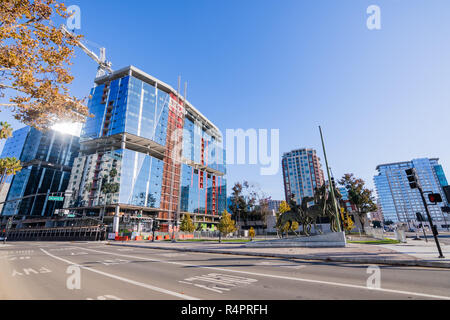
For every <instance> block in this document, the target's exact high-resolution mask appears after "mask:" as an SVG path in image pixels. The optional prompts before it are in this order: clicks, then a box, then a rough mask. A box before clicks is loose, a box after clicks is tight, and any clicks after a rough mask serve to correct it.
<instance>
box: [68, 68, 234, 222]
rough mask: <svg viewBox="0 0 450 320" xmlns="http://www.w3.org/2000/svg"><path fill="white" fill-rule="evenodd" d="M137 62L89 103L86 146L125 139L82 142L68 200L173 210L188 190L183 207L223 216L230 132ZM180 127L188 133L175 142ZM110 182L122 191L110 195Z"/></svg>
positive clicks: (104, 84) (98, 87) (75, 203)
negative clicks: (225, 141) (177, 151)
mask: <svg viewBox="0 0 450 320" xmlns="http://www.w3.org/2000/svg"><path fill="white" fill-rule="evenodd" d="M129 68H130V69H129V70H127V71H126V72H123V73H121V74H112V75H111V76H110V78H109V79H108V80H106V81H103V82H102V83H96V86H95V87H94V88H93V89H92V90H91V95H90V100H89V103H88V106H89V110H90V113H91V114H93V116H94V117H93V118H89V119H88V120H87V121H86V123H85V125H84V127H83V130H82V135H81V139H82V144H89V143H91V142H92V141H95V140H96V139H99V138H102V140H101V141H102V143H103V144H105V143H106V142H105V141H106V140H107V139H118V140H117V141H122V144H121V147H117V145H114V146H112V147H108V148H105V147H102V143H98V147H96V149H92V148H91V149H90V150H88V151H85V152H83V148H82V152H81V153H80V156H79V157H78V158H77V159H76V165H75V166H74V167H73V170H72V175H71V181H70V183H69V189H71V190H72V191H73V192H74V194H75V196H74V197H73V199H72V200H71V201H70V203H67V206H68V207H83V208H86V207H90V208H93V207H96V206H101V205H105V204H108V205H117V206H120V207H121V208H128V207H131V206H133V208H134V209H138V208H140V209H144V212H145V209H152V210H150V211H155V210H157V209H161V211H164V210H165V211H166V212H167V210H169V211H170V210H171V209H170V208H173V205H174V204H173V203H172V204H171V205H172V206H170V205H169V204H168V202H170V201H172V202H178V198H179V196H180V197H181V198H180V201H179V204H180V211H181V212H182V213H183V212H189V213H198V214H206V215H218V213H219V212H222V211H223V210H224V209H225V207H226V178H225V174H226V168H225V150H224V148H223V146H222V143H221V141H222V136H221V135H220V133H218V131H216V130H211V126H213V125H212V124H211V123H210V122H208V121H207V120H205V118H204V117H203V116H202V115H199V114H198V113H197V112H196V110H195V109H194V108H193V107H192V106H190V105H188V104H187V103H186V104H183V101H182V100H180V101H179V100H178V98H177V95H176V92H175V91H174V90H173V89H172V88H170V87H168V86H167V85H166V84H164V83H162V82H159V81H158V80H156V79H154V78H153V77H150V76H148V75H146V74H144V73H143V72H141V71H139V70H137V69H136V68H134V67H129ZM207 128H208V129H207ZM178 130H179V131H178ZM178 132H179V135H180V138H179V139H177V140H173V138H172V136H173V135H174V134H178ZM117 137H118V138H117ZM172 140H173V141H172ZM111 141H112V140H111ZM175 141H180V142H181V143H180V145H181V148H182V150H181V154H182V159H181V162H182V165H181V166H180V163H179V162H175V164H174V162H173V161H172V159H173V157H174V156H173V154H174V151H173V150H174V148H175V143H174V142H175ZM112 168H115V169H116V171H117V175H114V177H112V176H111V175H110V172H111V170H112ZM172 180H173V181H172ZM105 183H107V184H112V183H115V184H117V185H118V189H117V190H114V191H117V192H115V193H113V194H112V193H109V194H105V193H104V192H103V191H102V189H103V190H104V189H105V188H102V185H104V184H105ZM175 206H178V205H177V204H176V205H175ZM159 217H160V218H162V219H166V220H167V219H169V218H170V217H169V216H168V215H167V214H162V215H160V216H159Z"/></svg>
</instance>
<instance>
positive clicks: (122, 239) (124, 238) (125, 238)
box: [115, 236, 130, 241]
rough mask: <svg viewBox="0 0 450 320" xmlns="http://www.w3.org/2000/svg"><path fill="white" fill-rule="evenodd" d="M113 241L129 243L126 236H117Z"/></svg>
mask: <svg viewBox="0 0 450 320" xmlns="http://www.w3.org/2000/svg"><path fill="white" fill-rule="evenodd" d="M115 240H116V241H129V240H130V238H129V237H128V236H126V237H119V236H116V238H115Z"/></svg>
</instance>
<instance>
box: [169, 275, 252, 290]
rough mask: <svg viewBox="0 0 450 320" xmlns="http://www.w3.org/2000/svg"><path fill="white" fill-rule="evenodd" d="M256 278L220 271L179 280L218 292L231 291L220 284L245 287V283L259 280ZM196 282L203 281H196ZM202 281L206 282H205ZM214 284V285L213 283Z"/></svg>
mask: <svg viewBox="0 0 450 320" xmlns="http://www.w3.org/2000/svg"><path fill="white" fill-rule="evenodd" d="M257 281H258V280H256V279H250V278H243V277H236V276H232V275H226V274H220V273H209V274H207V275H202V276H194V277H189V278H186V279H184V281H178V282H180V283H185V284H190V285H194V286H196V287H200V288H204V289H207V290H211V291H214V292H218V293H223V292H222V291H230V289H229V288H223V287H218V285H220V286H228V287H243V286H245V285H249V284H252V283H254V282H257ZM196 282H201V283H200V284H199V283H196ZM202 282H206V283H207V284H204V283H202ZM211 284H213V285H211Z"/></svg>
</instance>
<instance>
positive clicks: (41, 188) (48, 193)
mask: <svg viewBox="0 0 450 320" xmlns="http://www.w3.org/2000/svg"><path fill="white" fill-rule="evenodd" d="M79 148H80V144H79V138H78V137H75V136H72V135H69V134H63V133H61V132H58V131H54V130H48V131H45V132H42V131H39V130H37V129H35V128H32V127H24V128H22V129H19V130H16V131H14V132H13V135H12V137H10V138H9V139H8V140H7V141H6V143H5V146H4V148H3V151H2V155H1V157H2V158H5V157H15V158H16V159H19V160H20V161H21V163H22V170H21V171H20V172H18V173H17V174H16V175H15V176H9V177H8V178H7V180H6V183H5V185H4V186H3V188H2V191H1V194H2V195H3V199H0V202H3V201H5V200H6V201H7V202H6V203H5V204H4V205H3V207H2V208H1V213H2V215H3V216H12V215H17V216H45V217H48V216H52V215H53V213H54V212H55V210H56V209H60V208H62V206H63V202H60V201H52V200H50V199H51V198H50V197H52V196H63V193H64V191H65V190H66V188H67V185H68V182H69V178H70V172H71V169H72V165H73V161H74V159H75V157H76V156H77V155H78V151H79ZM16 199H18V200H16Z"/></svg>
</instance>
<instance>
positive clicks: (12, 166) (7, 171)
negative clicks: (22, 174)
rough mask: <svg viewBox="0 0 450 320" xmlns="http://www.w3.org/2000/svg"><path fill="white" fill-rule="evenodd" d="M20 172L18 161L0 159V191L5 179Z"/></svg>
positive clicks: (20, 167)
mask: <svg viewBox="0 0 450 320" xmlns="http://www.w3.org/2000/svg"><path fill="white" fill-rule="evenodd" d="M20 170H22V165H21V163H20V160H17V159H16V158H14V157H13V158H3V159H0V174H1V176H0V190H1V187H3V183H4V182H5V180H6V178H7V177H8V176H10V175H15V174H16V173H17V172H19V171H20Z"/></svg>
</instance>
